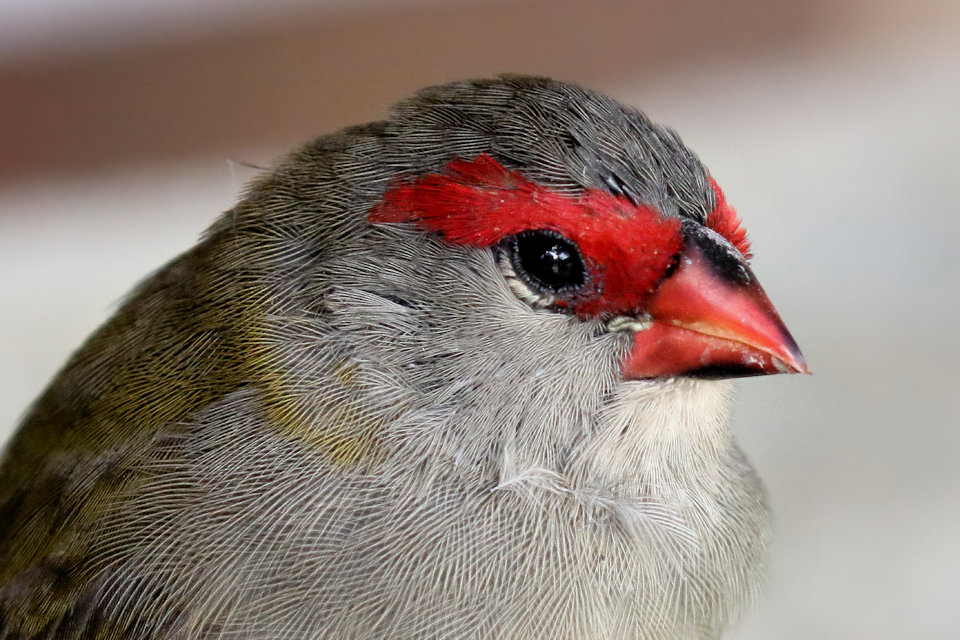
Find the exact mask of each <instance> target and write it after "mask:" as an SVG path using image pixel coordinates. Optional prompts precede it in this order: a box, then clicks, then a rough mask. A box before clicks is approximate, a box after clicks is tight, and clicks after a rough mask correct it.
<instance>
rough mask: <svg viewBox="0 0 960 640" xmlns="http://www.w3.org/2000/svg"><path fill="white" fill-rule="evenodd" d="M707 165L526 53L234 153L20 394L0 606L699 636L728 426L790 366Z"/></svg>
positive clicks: (24, 610) (191, 624)
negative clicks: (281, 149)
mask: <svg viewBox="0 0 960 640" xmlns="http://www.w3.org/2000/svg"><path fill="white" fill-rule="evenodd" d="M749 257H750V246H749V243H748V241H747V239H746V235H745V233H744V231H743V229H742V227H741V224H740V221H739V219H738V218H737V216H736V214H735V213H734V211H733V209H732V208H731V207H730V206H729V205H728V204H727V202H726V200H725V198H724V196H723V194H722V193H721V191H720V189H719V187H718V186H717V185H716V183H715V182H714V181H713V180H712V179H711V178H710V176H709V174H708V173H707V171H706V169H705V168H704V167H703V165H702V164H701V163H700V161H699V160H698V159H697V158H696V156H694V155H693V154H692V153H691V152H690V151H689V150H687V148H686V147H684V146H683V144H682V142H681V141H680V139H679V137H678V136H677V135H676V134H675V133H674V132H672V131H671V130H669V129H666V128H663V127H661V126H658V125H655V124H653V123H652V122H650V121H649V120H648V119H647V118H646V117H645V116H643V115H642V114H641V113H639V112H638V111H635V110H634V109H631V108H628V107H625V106H622V105H620V104H618V103H616V102H614V101H613V100H611V99H609V98H607V97H605V96H603V95H600V94H597V93H594V92H591V91H588V90H585V89H582V88H579V87H577V86H574V85H570V84H564V83H560V82H556V81H553V80H549V79H545V78H531V77H522V76H502V77H499V78H496V79H492V80H480V81H470V82H458V83H453V84H448V85H444V86H439V87H433V88H428V89H425V90H423V91H421V92H420V93H418V94H417V95H416V96H415V97H413V98H412V99H409V100H407V101H405V102H402V103H400V104H398V105H397V106H396V107H394V109H393V111H392V113H391V115H390V117H389V119H387V120H385V121H382V122H375V123H371V124H367V125H362V126H357V127H353V128H349V129H345V130H343V131H341V132H338V133H335V134H331V135H328V136H324V137H321V138H319V139H317V140H315V141H313V142H311V143H309V144H307V145H306V146H304V147H303V148H302V149H300V150H299V151H297V152H295V153H293V154H291V155H290V156H288V157H287V158H286V159H285V160H283V161H282V162H281V163H280V164H279V165H278V166H277V167H276V168H275V170H273V171H272V172H271V173H269V174H268V175H266V176H264V177H262V178H261V179H259V180H258V181H257V182H256V183H255V184H254V185H252V186H251V188H250V189H249V190H248V192H247V193H246V195H245V197H244V198H243V199H242V201H241V202H240V203H239V204H238V205H237V206H236V207H235V208H234V209H232V210H231V211H229V212H227V213H226V214H225V215H224V216H222V217H221V218H220V219H219V220H218V221H217V222H215V223H214V224H213V226H212V227H211V228H210V229H209V230H208V232H207V233H206V234H205V235H204V237H203V238H202V240H201V241H200V242H199V244H197V245H196V246H195V247H193V248H192V249H190V250H189V251H187V252H186V253H184V254H183V255H181V256H180V257H178V258H176V259H174V260H173V261H172V262H170V263H169V264H168V265H167V266H165V267H164V268H163V269H161V270H160V271H159V272H158V273H156V274H155V275H153V276H151V277H150V278H149V279H147V280H146V281H145V282H143V283H142V284H141V285H140V286H139V287H138V288H137V289H136V290H135V291H134V292H133V293H132V294H131V295H130V297H129V299H128V300H127V302H126V303H125V304H124V305H123V306H122V307H121V309H120V310H119V311H118V312H117V313H116V315H115V316H114V317H113V318H111V319H110V320H109V321H108V322H107V323H106V324H105V325H104V326H103V327H101V328H100V329H99V330H98V331H97V332H96V333H95V334H94V335H93V336H92V337H91V338H90V339H89V340H88V341H87V343H86V344H85V345H84V346H83V347H82V348H81V349H80V350H79V351H78V352H76V353H75V354H74V355H73V357H72V358H71V359H70V360H69V361H68V362H67V364H66V365H65V367H64V368H63V369H62V371H61V372H60V373H59V374H58V375H57V376H56V378H55V379H54V380H53V382H52V383H51V384H50V386H49V388H48V389H47V390H46V391H45V392H44V393H43V394H42V396H41V397H40V398H39V399H38V400H37V401H36V402H35V404H34V405H33V407H32V409H31V410H30V411H29V412H28V414H27V417H26V419H25V420H24V422H23V424H22V425H21V426H20V428H19V430H18V432H17V433H16V434H15V435H14V437H13V439H12V440H11V441H10V442H9V443H8V444H7V446H6V449H5V452H4V457H3V461H2V467H0V638H11V639H12V638H63V639H69V638H121V637H122V638H142V639H147V638H151V639H152V638H177V639H180V638H236V639H240V638H353V639H367V638H370V639H372V638H394V639H404V638H515V639H524V638H571V639H573V638H577V639H581V638H597V639H600V638H603V639H607V638H609V639H613V638H617V639H621V638H622V639H627V638H648V639H653V638H714V637H717V636H718V635H719V634H720V633H721V631H722V629H723V627H724V626H725V625H726V624H727V623H728V622H730V621H731V620H732V619H734V618H735V617H736V616H737V615H739V614H740V613H741V612H742V611H743V609H744V607H745V606H746V605H748V604H749V603H750V602H751V601H752V600H753V599H754V596H755V595H756V592H757V590H758V586H759V584H760V583H761V582H762V576H763V565H764V558H765V555H766V547H767V544H768V540H769V529H770V527H769V513H768V508H767V505H766V498H765V494H764V490H763V487H762V484H761V482H760V480H759V479H758V478H757V477H756V475H755V473H754V471H753V469H752V467H751V466H750V465H749V463H748V462H747V461H746V459H745V458H744V456H743V455H742V453H741V452H740V450H739V449H738V448H737V445H736V443H735V442H734V439H733V437H732V435H731V433H730V430H729V428H728V423H727V413H728V402H729V395H730V383H729V381H727V380H726V378H730V377H734V376H742V375H758V374H770V373H786V372H805V371H806V370H807V369H806V364H805V363H804V360H803V357H802V356H801V354H800V351H799V349H798V348H797V346H796V344H795V342H794V341H793V339H792V338H791V337H790V334H789V332H788V331H787V329H786V327H785V326H784V324H783V322H782V321H781V320H780V318H779V316H778V315H777V312H776V311H775V310H774V308H773V306H772V304H771V303H770V301H769V300H768V298H767V296H766V295H765V293H764V292H763V289H762V288H761V287H760V285H759V283H758V282H757V279H756V277H755V276H754V274H753V272H752V271H751V269H750V266H749Z"/></svg>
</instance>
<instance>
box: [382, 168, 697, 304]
mask: <svg viewBox="0 0 960 640" xmlns="http://www.w3.org/2000/svg"><path fill="white" fill-rule="evenodd" d="M368 219H369V220H370V221H371V222H374V223H382V222H409V223H415V224H416V225H417V226H418V227H419V228H421V229H423V230H425V231H431V232H434V233H438V234H440V235H442V236H443V237H444V239H445V240H446V241H447V242H450V243H452V244H460V245H467V246H474V247H488V246H493V245H495V244H497V243H498V242H500V241H501V240H503V239H504V238H506V237H508V236H512V235H516V234H518V233H521V232H523V231H529V230H535V229H549V230H552V231H556V232H557V233H560V234H561V235H563V236H564V237H566V238H568V239H570V240H571V241H573V242H574V243H576V245H577V246H578V247H579V249H580V253H581V255H582V256H583V259H584V263H585V265H586V267H587V269H588V271H589V273H590V275H591V284H592V287H593V290H592V291H590V292H586V293H585V294H584V295H582V296H580V297H579V298H578V299H577V300H576V301H574V302H573V308H574V311H575V312H576V313H577V314H578V315H582V316H588V315H595V314H617V313H635V312H636V311H637V310H638V309H641V308H642V305H643V303H644V302H645V300H646V299H647V297H648V296H649V294H650V293H651V292H652V291H653V289H654V287H655V285H656V284H657V283H658V282H659V280H660V278H661V277H662V276H663V274H664V273H665V271H666V269H667V267H668V265H669V264H670V261H671V260H672V258H673V256H674V255H675V254H676V253H677V251H679V250H680V247H681V246H682V244H683V238H682V235H681V233H680V220H679V219H677V218H665V217H663V216H662V215H660V213H659V212H657V211H656V210H655V209H653V208H651V207H646V206H637V205H634V204H632V203H630V202H629V201H628V200H627V199H626V198H623V197H618V196H614V195H612V194H610V193H607V192H605V191H600V190H588V191H585V192H583V193H582V194H580V195H579V196H570V195H567V194H564V193H562V192H559V191H556V190H554V189H550V188H548V187H544V186H541V185H538V184H536V183H534V182H531V181H530V180H527V179H526V178H525V177H524V176H522V175H521V174H520V173H518V172H516V171H509V170H507V169H506V168H505V167H503V166H502V165H500V164H499V163H498V162H497V161H496V160H494V159H493V158H491V157H490V156H487V155H479V156H477V157H476V158H473V159H472V160H462V159H457V160H453V161H452V162H450V163H449V164H448V165H447V166H446V167H445V168H444V169H443V170H442V173H434V174H429V175H425V176H421V177H419V178H414V179H413V180H412V181H410V182H407V183H399V184H396V185H394V186H392V187H390V188H388V189H387V191H386V193H385V194H384V195H383V198H382V199H381V200H380V202H379V203H378V204H376V205H375V206H374V207H373V208H372V209H371V211H370V213H369V215H368Z"/></svg>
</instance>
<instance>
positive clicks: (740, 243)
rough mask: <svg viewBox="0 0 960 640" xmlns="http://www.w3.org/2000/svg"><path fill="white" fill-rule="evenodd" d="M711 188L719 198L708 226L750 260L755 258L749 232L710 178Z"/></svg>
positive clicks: (709, 217)
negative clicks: (751, 248)
mask: <svg viewBox="0 0 960 640" xmlns="http://www.w3.org/2000/svg"><path fill="white" fill-rule="evenodd" d="M710 186H711V187H713V193H714V194H715V195H716V196H717V206H716V207H714V209H713V211H711V212H710V215H708V216H707V224H706V226H707V227H709V228H710V229H713V230H714V231H716V232H717V233H719V234H720V235H721V236H723V237H724V238H726V239H727V240H729V241H730V244H732V245H733V246H734V247H736V248H737V251H739V252H740V253H741V254H743V257H744V258H746V259H747V260H749V259H750V258H751V257H753V254H752V253H751V252H750V241H749V240H748V239H747V232H746V231H744V230H743V227H742V226H741V223H740V218H739V217H738V216H737V212H736V210H734V208H733V207H731V206H730V205H729V204H727V199H726V197H725V196H724V195H723V191H721V190H720V186H719V185H718V184H717V183H716V181H714V179H713V178H710Z"/></svg>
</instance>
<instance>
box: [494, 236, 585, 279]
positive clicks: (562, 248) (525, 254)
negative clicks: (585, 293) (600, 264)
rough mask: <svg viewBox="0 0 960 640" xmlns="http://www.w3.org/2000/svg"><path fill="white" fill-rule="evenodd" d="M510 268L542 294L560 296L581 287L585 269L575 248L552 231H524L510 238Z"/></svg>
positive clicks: (578, 251)
mask: <svg viewBox="0 0 960 640" xmlns="http://www.w3.org/2000/svg"><path fill="white" fill-rule="evenodd" d="M512 245H513V246H512V256H511V258H512V262H513V268H514V270H515V271H516V272H517V275H519V276H520V277H521V278H523V279H524V281H525V282H526V284H527V285H528V286H529V287H531V288H532V289H534V290H538V291H540V292H542V293H547V294H556V293H564V292H568V291H570V290H573V289H577V288H579V287H581V286H583V284H584V282H585V280H586V273H585V272H586V269H585V267H584V265H583V259H582V258H581V257H580V250H579V249H577V246H576V245H575V244H573V243H572V242H570V241H569V240H567V239H566V238H564V237H563V236H561V235H560V234H558V233H555V232H553V231H542V230H541V231H525V232H523V233H520V234H518V235H516V236H513V242H512Z"/></svg>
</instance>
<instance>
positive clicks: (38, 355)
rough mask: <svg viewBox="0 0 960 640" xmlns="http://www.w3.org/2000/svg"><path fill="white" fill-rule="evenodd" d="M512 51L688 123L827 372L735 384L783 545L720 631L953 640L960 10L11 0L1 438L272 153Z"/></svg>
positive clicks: (519, 61)
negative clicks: (739, 613) (731, 624)
mask: <svg viewBox="0 0 960 640" xmlns="http://www.w3.org/2000/svg"><path fill="white" fill-rule="evenodd" d="M502 71H514V72H525V73H535V74H546V75H551V76H555V77H558V78H560V79H565V80H571V81H576V82H580V83H582V84H585V85H587V86H590V87H592V88H595V89H600V90H603V91H605V92H607V93H609V94H611V95H613V96H614V97H616V98H618V99H620V100H621V101H624V102H626V103H629V104H632V105H635V106H638V107H640V108H641V109H643V110H644V111H646V112H647V113H648V114H649V115H650V116H652V117H653V118H654V119H656V120H658V121H660V122H664V123H667V124H669V125H671V126H673V127H675V128H676V129H677V130H679V131H680V132H681V134H682V135H683V137H684V139H685V141H686V142H687V143H688V144H689V145H690V146H691V147H692V148H693V149H694V150H695V151H697V152H698V154H699V155H700V156H701V157H702V158H703V159H704V161H705V162H706V163H707V165H708V166H709V167H710V169H711V171H712V173H713V174H714V176H716V177H717V179H718V181H719V182H720V184H722V185H723V187H724V190H725V191H726V193H727V196H728V198H729V199H730V201H731V202H732V203H733V204H734V205H736V206H737V208H738V209H739V211H740V213H741V215H742V217H743V218H744V220H745V224H746V227H747V229H748V231H749V232H750V236H751V238H752V240H753V243H754V248H755V252H756V258H755V260H754V265H755V270H756V272H757V273H758V274H759V276H760V279H761V281H762V282H763V283H764V285H765V287H766V289H767V292H768V293H769V294H770V296H771V298H772V299H773V301H774V302H775V303H776V305H777V307H778V308H779V310H780V312H781V315H782V316H783V317H784V318H785V319H786V321H787V323H788V324H789V326H790V328H791V330H792V331H793V334H794V336H795V337H796V338H797V340H798V342H799V343H800V345H801V346H802V348H803V350H804V352H805V354H806V356H807V359H808V361H809V362H810V364H811V366H812V368H813V370H814V372H815V375H814V376H802V377H801V376H790V377H787V376H777V377H771V378H761V379H748V380H744V381H742V382H740V383H738V386H739V388H740V395H739V398H738V402H737V408H736V410H735V414H736V415H735V417H736V419H737V431H738V433H739V435H740V439H741V442H742V444H743V446H744V448H745V449H746V450H747V452H748V453H749V455H750V457H751V458H752V460H753V462H754V463H755V464H756V466H757V467H758V468H759V469H760V471H761V473H762V475H763V477H764V478H765V479H766V482H767V484H768V487H769V490H770V493H771V499H772V502H773V504H774V505H775V509H776V512H777V522H778V538H777V543H776V548H775V550H774V554H775V559H774V565H773V571H772V575H771V583H770V587H769V589H768V590H767V593H766V596H765V598H764V600H763V602H762V604H761V606H760V607H759V608H758V609H757V610H756V611H754V612H752V613H751V614H750V615H749V616H747V617H746V619H745V620H744V621H743V622H742V623H741V624H740V625H738V626H737V627H736V628H735V629H734V630H733V631H732V632H731V633H730V634H729V636H728V637H730V638H734V639H738V640H748V639H756V640H760V639H769V638H781V639H794V638H796V639H801V638H803V639H809V638H818V639H824V638H826V639H831V638H838V639H850V638H871V639H886V638H891V639H892V638H911V639H916V638H924V639H925V638H931V639H933V638H937V639H939V638H960V583H958V576H960V544H958V542H960V498H958V489H960V419H958V413H960V373H958V367H957V363H958V360H960V339H958V330H957V318H958V311H960V269H958V267H957V264H956V262H955V260H956V257H955V251H954V248H955V245H956V243H957V239H958V238H960V215H958V213H960V212H958V210H957V209H958V207H957V204H956V199H957V192H958V187H960V166H958V149H960V3H958V2H956V1H954V0H943V1H940V2H938V1H936V0H925V1H917V2H911V1H908V0H879V1H858V0H809V1H804V2H798V1H796V0H771V1H761V0H732V1H730V2H698V1H694V0H662V1H654V0H593V1H592V2H568V1H563V0H517V1H512V2H508V1H496V0H494V1H491V0H447V1H440V0H352V1H349V2H348V1H347V0H323V1H317V0H312V1H309V0H270V1H268V0H206V1H205V2H203V3H196V2H191V1H188V0H125V1H120V0H39V1H37V2H33V3H25V2H21V1H19V0H17V1H13V0H0V274H2V276H0V442H2V440H3V439H4V438H5V437H6V436H7V434H8V433H9V432H10V430H12V429H13V428H14V426H15V424H16V422H17V420H18V419H19V417H20V416H21V415H22V413H23V411H24V410H25V408H26V407H27V405H28V403H29V402H30V400H31V399H32V398H33V397H35V396H36V395H37V394H38V393H39V392H40V391H41V389H42V388H43V387H44V385H45V384H46V382H47V381H48V379H49V378H50V377H51V376H52V375H53V373H54V372H55V371H56V370H57V369H58V367H59V366H60V365H61V364H62V363H63V361H64V359H65V358H66V357H67V356H68V354H69V353H70V352H71V351H72V350H73V349H74V348H76V347H77V346H78V345H79V344H80V343H81V341H82V340H83V339H84V338H85V336H87V335H88V334H89V333H90V332H91V331H92V330H93V329H94V328H96V327H97V326H98V325H99V324H100V323H101V322H102V321H103V320H104V319H105V318H106V317H107V316H108V315H109V314H110V313H111V312H112V311H113V310H114V309H115V308H116V307H117V304H118V302H119V301H120V300H121V299H122V297H123V295H124V294H125V293H126V292H127V291H128V290H129V288H130V287H131V286H132V285H133V284H134V283H135V282H137V281H138V280H140V279H141V278H142V277H143V276H144V275H146V274H147V273H148V272H150V271H151V270H153V269H156V268H157V267H159V266H160V265H161V264H162V263H164V262H165V261H166V260H168V259H170V258H171V257H173V256H174V255H175V254H177V253H179V252H180V251H183V250H184V249H186V248H187V247H189V246H190V245H191V244H192V243H193V242H194V241H195V240H196V238H197V236H198V234H199V233H200V232H201V231H202V230H203V229H204V228H205V227H206V226H207V225H208V224H209V222H210V221H211V220H212V219H213V218H214V217H215V216H216V215H217V214H218V213H219V212H221V211H224V210H226V209H228V208H229V207H230V206H231V205H232V204H233V203H234V201H235V200H236V198H237V194H238V192H239V191H240V190H241V189H242V188H243V186H244V184H246V183H247V182H248V181H249V180H250V179H251V178H252V177H254V176H255V175H256V174H257V173H258V171H259V169H258V168H257V167H269V166H270V165H271V163H272V162H274V161H275V159H276V158H277V156H278V154H281V153H283V152H284V151H285V150H289V149H291V148H293V147H295V146H297V145H298V144H300V143H302V142H303V141H305V140H307V139H309V138H311V137H314V136H316V135H319V134H322V133H326V132H329V131H332V130H334V129H337V128H339V127H342V126H345V125H348V124H353V123H358V122H364V121H368V120H371V119H377V118H382V117H383V116H384V115H385V114H386V112H387V109H388V107H389V105H390V104H391V103H392V102H394V101H396V100H397V99H400V98H403V97H405V96H406V95H408V94H409V93H411V92H412V91H413V90H415V89H416V88H418V87H421V86H423V85H427V84H434V83H440V82H445V81H448V80H453V79H459V78H464V77H475V76H488V75H491V74H495V73H498V72H502Z"/></svg>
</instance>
